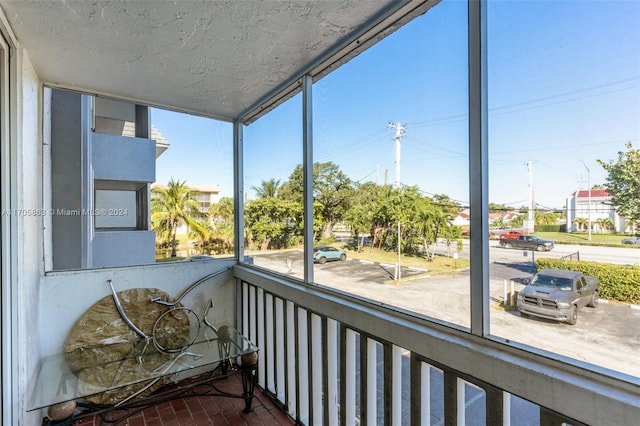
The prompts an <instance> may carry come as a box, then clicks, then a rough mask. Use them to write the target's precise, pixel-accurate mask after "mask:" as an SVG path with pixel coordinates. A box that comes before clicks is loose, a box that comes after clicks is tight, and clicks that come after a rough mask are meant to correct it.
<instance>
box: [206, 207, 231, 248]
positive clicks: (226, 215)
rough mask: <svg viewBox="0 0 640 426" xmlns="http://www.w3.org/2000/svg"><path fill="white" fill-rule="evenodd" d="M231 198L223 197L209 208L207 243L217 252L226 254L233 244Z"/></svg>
mask: <svg viewBox="0 0 640 426" xmlns="http://www.w3.org/2000/svg"><path fill="white" fill-rule="evenodd" d="M233 211H234V206H233V198H230V197H223V198H221V199H220V200H219V201H218V202H217V203H214V204H211V205H210V206H209V224H210V232H209V241H208V244H209V245H210V246H211V245H213V246H214V248H215V249H216V250H217V251H218V252H228V251H229V250H231V249H232V248H233V244H234V228H233Z"/></svg>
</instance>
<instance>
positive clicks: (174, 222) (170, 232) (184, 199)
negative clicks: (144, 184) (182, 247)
mask: <svg viewBox="0 0 640 426" xmlns="http://www.w3.org/2000/svg"><path fill="white" fill-rule="evenodd" d="M152 192H153V196H152V197H151V223H152V228H153V230H154V231H156V232H157V233H158V235H161V236H163V235H164V236H167V237H168V239H170V240H171V257H176V245H177V240H176V232H177V231H178V226H180V224H182V223H183V224H185V225H187V226H188V227H189V228H191V229H192V230H199V231H200V232H202V233H205V232H206V231H205V230H204V229H199V228H202V224H201V223H200V222H198V221H197V218H199V217H201V216H202V214H201V213H200V204H199V203H198V202H197V201H196V200H195V196H196V195H197V191H192V190H191V189H190V188H189V187H188V186H187V185H186V182H185V181H182V182H180V181H174V180H173V178H171V180H170V181H169V183H168V185H167V187H166V188H154V189H153V190H152Z"/></svg>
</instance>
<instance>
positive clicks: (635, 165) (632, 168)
mask: <svg viewBox="0 0 640 426" xmlns="http://www.w3.org/2000/svg"><path fill="white" fill-rule="evenodd" d="M625 146H626V148H627V150H626V151H620V152H618V158H617V159H616V160H610V161H609V162H604V161H602V160H598V164H600V165H601V166H602V167H603V168H604V169H605V170H606V171H607V173H608V176H607V179H606V181H605V183H604V187H605V188H606V190H607V192H608V193H609V195H611V201H612V203H613V204H614V205H615V206H616V210H617V211H618V213H619V214H620V215H621V216H623V217H625V218H627V219H629V220H630V221H631V222H633V223H638V222H640V151H639V150H637V149H633V146H632V145H631V142H627V143H626V145H625Z"/></svg>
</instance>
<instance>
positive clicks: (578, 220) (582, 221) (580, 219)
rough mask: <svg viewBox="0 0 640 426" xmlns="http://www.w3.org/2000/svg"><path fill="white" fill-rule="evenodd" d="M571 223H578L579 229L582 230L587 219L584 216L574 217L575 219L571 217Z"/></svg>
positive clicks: (585, 225)
mask: <svg viewBox="0 0 640 426" xmlns="http://www.w3.org/2000/svg"><path fill="white" fill-rule="evenodd" d="M573 223H575V224H576V225H578V230H579V231H582V230H583V229H586V227H587V219H585V218H584V217H576V218H575V219H573Z"/></svg>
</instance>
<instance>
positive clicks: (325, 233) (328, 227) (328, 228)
mask: <svg viewBox="0 0 640 426" xmlns="http://www.w3.org/2000/svg"><path fill="white" fill-rule="evenodd" d="M332 234H333V222H331V221H329V222H327V224H326V225H325V227H324V231H323V232H322V237H323V238H325V239H329V238H331V236H332Z"/></svg>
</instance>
